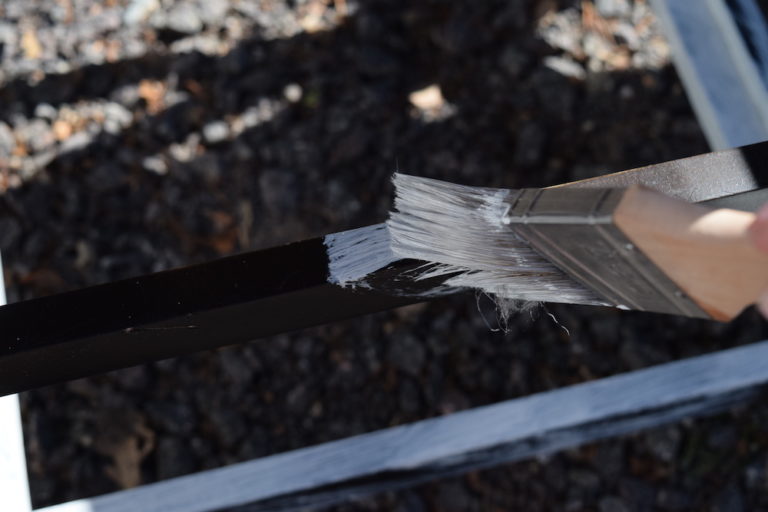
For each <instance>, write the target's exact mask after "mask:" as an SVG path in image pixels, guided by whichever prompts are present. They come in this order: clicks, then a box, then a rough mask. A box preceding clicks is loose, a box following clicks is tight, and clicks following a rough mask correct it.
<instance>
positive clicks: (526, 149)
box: [515, 122, 547, 166]
mask: <svg viewBox="0 0 768 512" xmlns="http://www.w3.org/2000/svg"><path fill="white" fill-rule="evenodd" d="M546 142H547V133H546V131H544V128H542V127H541V126H540V125H539V124H538V123H535V122H528V123H526V124H525V125H524V126H523V128H522V129H521V130H520V133H519V134H518V136H517V143H516V145H515V163H516V164H517V165H523V166H532V165H536V164H537V163H539V161H540V160H541V158H542V155H543V151H544V145H545V144H546Z"/></svg>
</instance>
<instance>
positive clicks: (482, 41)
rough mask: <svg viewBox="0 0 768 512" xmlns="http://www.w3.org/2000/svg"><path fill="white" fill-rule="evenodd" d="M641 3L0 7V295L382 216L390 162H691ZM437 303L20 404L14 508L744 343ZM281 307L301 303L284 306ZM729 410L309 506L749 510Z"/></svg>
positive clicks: (759, 489) (441, 168) (544, 172)
mask: <svg viewBox="0 0 768 512" xmlns="http://www.w3.org/2000/svg"><path fill="white" fill-rule="evenodd" d="M668 54H669V50H668V47H667V44H666V42H665V40H664V39H663V37H662V36H661V35H660V32H659V28H658V26H657V24H656V21H655V19H654V17H653V15H652V13H651V12H650V9H649V7H648V5H647V3H646V2H645V1H641V0H635V1H629V0H601V1H595V2H594V3H592V2H590V1H587V0H585V1H582V2H576V1H567V0H560V1H557V0H537V1H535V0H504V1H502V0H498V1H486V2H474V1H471V0H463V1H455V2H451V3H445V2H441V1H438V0H423V1H421V2H407V1H405V0H368V1H365V2H356V1H353V0H346V1H344V0H335V1H330V0H329V1H320V0H304V1H302V0H294V1H288V0H253V1H246V0H240V1H238V0H183V1H182V0H180V1H176V2H171V1H166V0H130V1H129V0H104V1H102V2H97V1H95V0H36V1H34V2H30V1H27V0H5V1H4V2H3V3H2V5H0V62H1V63H2V67H1V69H0V190H1V191H2V195H0V250H2V254H3V260H4V265H5V272H6V284H7V286H8V293H9V298H10V299H11V300H20V299H26V298H31V297H37V296H41V295H46V294H50V293H55V292H60V291H63V290H68V289H73V288H78V287H82V286H86V285H91V284H97V283H102V282H105V281H110V280H115V279H120V278H124V277H129V276H133V275H138V274H143V273H147V272H152V271H157V270H162V269H166V268H171V267H175V266H179V265H183V264H189V263H193V262H199V261H206V260H209V259H212V258H215V257H219V256H223V255H228V254H232V253H235V252H238V251H244V250H251V249H257V248H261V247H267V246H271V245H277V244H280V243H283V242H287V241H291V240H296V239H301V238H305V237H309V236H317V235H322V234H325V233H329V232H334V231H338V230H342V229H347V228H352V227H357V226H361V225H364V224H368V223H373V222H380V221H381V220H383V219H384V218H385V216H386V212H387V210H388V208H389V205H390V201H391V188H390V185H389V178H390V176H391V173H392V171H393V170H394V169H395V167H399V168H400V169H403V170H405V171H408V172H410V173H414V174H419V175H423V176H429V177H436V178H441V179H447V180H452V181H458V182H463V183H466V184H470V185H485V186H504V187H518V186H544V185H551V184H554V183H559V182H564V181H569V180H573V179H579V178H585V177H589V176H594V175H598V174H602V173H605V172H608V171H615V170H620V169H624V168H629V167H635V166H639V165H644V164H649V163H654V162H659V161H663V160H668V159H672V158H678V157H683V156H687V155H692V154H696V153H700V152H704V151H706V150H707V147H706V144H705V141H704V138H703V135H702V133H701V131H700V129H699V127H698V125H697V123H696V120H695V118H694V116H693V114H692V112H691V109H690V106H689V104H688V102H687V100H686V98H685V95H684V92H683V90H682V88H681V85H680V82H679V79H678V78H677V75H676V74H675V72H674V70H673V69H672V68H671V67H670V62H669V55H668ZM548 311H549V312H551V313H552V314H554V316H555V317H556V318H557V320H558V322H559V323H560V324H562V325H563V326H565V327H567V329H568V331H569V332H570V334H567V333H566V332H565V331H564V330H563V329H562V328H561V327H560V326H559V325H557V324H556V323H555V322H553V321H552V320H551V319H550V318H549V316H548V315H540V316H533V317H529V316H527V315H522V316H520V317H518V318H516V319H515V321H514V322H513V323H512V324H511V325H510V329H509V332H507V333H505V334H501V333H495V332H489V329H488V327H487V326H486V323H485V320H484V319H483V316H482V315H481V314H480V313H479V312H478V307H477V305H476V302H475V298H474V297H473V296H472V295H471V294H470V295H467V296H456V297H451V298H447V299H442V300H439V301H436V302H433V303H429V304H422V305H417V306H411V307H408V308H403V309H399V310H395V311H390V312H386V313H381V314H377V315H371V316H368V317H364V318H359V319H356V320H353V321H347V322H339V323H336V324H333V325H327V326H323V327H319V328H315V329H307V330H304V331H301V332H298V333H293V334H286V335H281V336H275V337H272V338H269V339H264V340H259V341H255V342H252V343H249V344H246V345H243V346H238V347H232V348H227V349H222V350H218V351H214V352H208V353H200V354H195V355H192V356H188V357H182V358H178V359H173V360H168V361H163V362H158V363H154V364H149V365H145V366H142V367H136V368H130V369H126V370H123V371H119V372H113V373H110V374H106V375H102V376H99V377H94V378H90V379H82V380H78V381H73V382H69V383H66V384H62V385H58V386H51V387H47V388H41V389H38V390H35V391H31V392H28V393H24V394H22V396H21V399H22V407H23V414H24V426H25V434H26V442H27V457H28V463H29V473H30V475H29V476H30V483H31V486H32V494H33V502H34V504H35V506H36V507H39V506H43V505H48V504H52V503H57V502H62V501H65V500H70V499H74V498H78V497H85V496H91V495H95V494H100V493H105V492H110V491H114V490H116V489H120V488H125V487H130V486H134V485H137V484H140V483H148V482H153V481H157V480H161V479H165V478H170V477H173V476H177V475H182V474H186V473H191V472H194V471H199V470H202V469H206V468H212V467H218V466H221V465H225V464H230V463H233V462H237V461H242V460H247V459H250V458H254V457H258V456H263V455H267V454H271V453H276V452H280V451H284V450H289V449H293V448H298V447H302V446H307V445H311V444H315V443H320V442H324V441H328V440H331V439H337V438H341V437H346V436H349V435H352V434H357V433H362V432H368V431H372V430H376V429H380V428H384V427H388V426H391V425H397V424H402V423H405V422H410V421H414V420H418V419H422V418H428V417H432V416H435V415H440V414H445V413H448V412H452V411H456V410H461V409H466V408H469V407H475V406H478V405H482V404H488V403H492V402H496V401H499V400H504V399H509V398H513V397H518V396H523V395H527V394H530V393H535V392H538V391H543V390H548V389H553V388H556V387H560V386H565V385H569V384H573V383H577V382H583V381H586V380H590V379H594V378H599V377H603V376H606V375H612V374H616V373H620V372H624V371H628V370H631V369H636V368H641V367H646V366H650V365H653V364H658V363H661V362H664V361H669V360H674V359H679V358H683V357H689V356H692V355H696V354H701V353H705V352H709V351H713V350H718V349H723V348H726V347H730V346H735V345H739V344H743V343H748V342H750V341H754V340H757V339H762V338H764V337H765V336H766V334H768V333H767V332H766V327H765V323H764V322H763V321H762V320H760V319H759V318H758V317H757V315H756V314H755V313H754V312H748V313H745V314H744V315H742V317H741V318H739V319H738V320H737V321H735V322H733V323H731V324H729V325H719V324H715V323H711V322H704V321H695V320H686V319H681V318H673V317H667V316H662V315H651V314H639V313H632V312H621V311H616V310H610V309H602V308H589V307H577V306H549V307H548ZM296 314H297V315H300V314H301V312H300V311H297V312H296ZM766 418H768V408H767V407H765V406H762V405H760V404H751V405H750V406H745V407H741V408H738V409H736V410H733V411H731V412H729V413H728V414H723V415H720V416H718V417H714V418H709V419H705V420H696V421H687V422H684V423H682V424H678V425H674V426H669V427H665V428H660V429H656V430H653V431H649V432H645V433H642V434H638V435H634V436H628V437H625V438H621V439H614V440H608V441H604V442H600V443H595V444H592V445H589V446H585V447H581V448H579V449H575V450H569V451H566V452H564V453H560V454H558V455H555V456H552V457H548V458H545V459H538V460H532V461H527V462H522V463H517V464H512V465H507V466H502V467H499V468H496V469H492V470H486V471H479V472H473V473H470V474H468V475H466V476H464V477H462V478H455V479H449V480H444V481H439V482H435V483H431V484H427V485H423V486H420V487H418V488H414V489H411V490H407V491H402V492H398V493H391V494H385V495H381V496H377V497H374V498H370V499H367V500H363V501H359V502H355V503H351V504H347V505H342V506H339V507H336V509H335V510H409V511H410V510H415V511H419V510H516V509H522V510H532V511H538V510H573V511H577V510H599V511H601V512H620V511H625V510H664V511H666V510H670V511H671V510H712V511H721V512H725V511H728V512H731V511H733V512H736V511H741V510H759V509H768V494H767V493H766V486H767V485H768V431H767V430H766V428H765V426H764V425H765V419H766Z"/></svg>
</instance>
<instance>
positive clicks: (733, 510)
mask: <svg viewBox="0 0 768 512" xmlns="http://www.w3.org/2000/svg"><path fill="white" fill-rule="evenodd" d="M713 510H714V511H716V512H744V497H743V496H742V493H741V491H740V490H739V489H738V487H737V486H736V485H729V486H728V487H727V488H726V489H725V490H724V491H723V492H721V493H720V495H719V496H718V497H717V501H716V504H715V507H714V509H713Z"/></svg>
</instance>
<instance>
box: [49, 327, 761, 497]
mask: <svg viewBox="0 0 768 512" xmlns="http://www.w3.org/2000/svg"><path fill="white" fill-rule="evenodd" d="M766 360H768V341H765V342H760V343H757V344H753V345H750V346H746V347H740V348H735V349H731V350H726V351H722V352H718V353H714V354H709V355H705V356H700V357H696V358H691V359H687V360H684V361H678V362H672V363H668V364H664V365H659V366H656V367H653V368H648V369H644V370H639V371H635V372H631V373H626V374H622V375H618V376H614V377H609V378H605V379H601V380H597V381H592V382H588V383H584V384H579V385H576V386H570V387H567V388H563V389H558V390H554V391H549V392H545V393H539V394H536V395H532V396H528V397H524V398H519V399H515V400H510V401H506V402H502V403H498V404H494V405H490V406H486V407H479V408H477V409H472V410H468V411H464V412H459V413H456V414H452V415H448V416H443V417H439V418H434V419H430V420H425V421H421V422H417V423H413V424H409V425H403V426H399V427H394V428H389V429H385V430H381V431H377V432H373V433H369V434H364V435H360V436H356V437H351V438H347V439H343V440H340V441H334V442H330V443H325V444H322V445H318V446H314V447H310V448H304V449H300V450H295V451H291V452H286V453H282V454H278V455H274V456H270V457H265V458H262V459H258V460H254V461H250V462H244V463H240V464H235V465H232V466H229V467H224V468H219V469H214V470H210V471H205V472H201V473H197V474H193V475H188V476H184V477H179V478H174V479H171V480H166V481H163V482H159V483H155V484H150V485H145V486H142V487H139V488H136V489H131V490H127V491H121V492H117V493H114V494H109V495H105V496H100V497H96V498H93V499H89V500H80V501H74V502H70V503H65V504H62V505H58V506H54V507H50V508H46V509H43V510H46V511H48V512H75V511H78V512H79V511H84V510H88V511H93V512H127V511H133V510H142V511H145V512H153V511H157V512H160V511H162V512H176V511H178V512H182V511H184V512H203V511H212V510H217V509H220V508H225V507H233V506H239V505H245V504H249V503H251V504H259V505H252V506H251V507H249V510H258V509H261V508H265V509H273V508H275V507H277V508H286V507H293V506H312V505H320V504H327V503H330V502H333V501H339V500H343V499H347V498H348V497H349V496H351V495H354V494H360V493H368V492H375V491H378V490H382V489H389V488H396V487H402V486H407V485H412V484H414V483H418V482H421V481H424V480H427V479H431V478H437V477H442V476H446V475H451V474H456V473H461V472H465V471H468V470H470V469H473V468H480V467H487V466H491V465H495V464H500V463H503V462H509V461H514V460H519V459H523V458H527V457H531V456H535V455H542V454H547V453H551V452H554V451H556V450H559V449H562V448H566V447H571V446H576V445H579V444H581V443H584V442H588V441H593V440H595V439H601V438H605V437H608V436H615V435H619V434H624V433H627V432H633V431H637V430H640V429H643V428H649V427H653V426H656V425H660V424H663V423H668V422H672V421H676V420H679V419H681V418H683V417H690V416H696V415H702V414H709V413H713V412H716V411H721V410H722V409H723V408H725V407H728V406H730V405H732V404H734V403H737V402H740V401H744V400H747V399H750V398H752V397H754V396H756V394H758V393H760V392H761V391H762V390H763V388H762V386H763V385H765V384H766V383H768V365H766V364H765V361H766Z"/></svg>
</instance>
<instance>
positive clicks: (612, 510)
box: [598, 496, 630, 512]
mask: <svg viewBox="0 0 768 512" xmlns="http://www.w3.org/2000/svg"><path fill="white" fill-rule="evenodd" d="M598 506H599V508H600V512H629V511H630V509H629V507H628V506H627V504H626V503H625V502H624V501H623V500H622V499H621V498H618V497H616V496H605V497H603V498H601V499H600V502H599V504H598Z"/></svg>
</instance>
